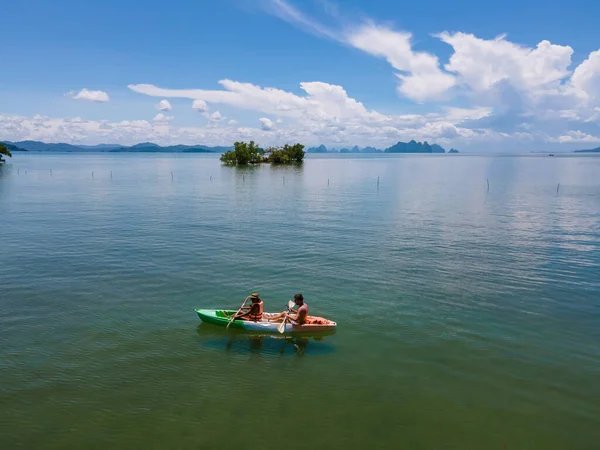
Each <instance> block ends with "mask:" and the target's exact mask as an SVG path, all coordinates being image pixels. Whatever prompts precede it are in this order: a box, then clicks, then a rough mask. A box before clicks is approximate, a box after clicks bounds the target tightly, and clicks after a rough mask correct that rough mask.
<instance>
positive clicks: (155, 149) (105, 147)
mask: <svg viewBox="0 0 600 450" xmlns="http://www.w3.org/2000/svg"><path fill="white" fill-rule="evenodd" d="M9 145H11V146H14V147H16V148H20V149H23V150H29V151H32V152H145V153H149V152H152V153H159V152H160V153H224V152H226V151H227V150H230V149H232V148H233V146H232V147H209V146H206V145H171V146H166V147H162V146H160V145H158V144H154V143H152V142H142V143H140V144H135V145H132V146H129V147H128V146H123V145H119V144H98V145H71V144H47V143H45V142H38V141H21V142H10V141H8V142H6V146H7V147H8V146H9ZM9 150H11V151H13V150H12V149H11V148H10V147H9ZM14 151H18V150H14Z"/></svg>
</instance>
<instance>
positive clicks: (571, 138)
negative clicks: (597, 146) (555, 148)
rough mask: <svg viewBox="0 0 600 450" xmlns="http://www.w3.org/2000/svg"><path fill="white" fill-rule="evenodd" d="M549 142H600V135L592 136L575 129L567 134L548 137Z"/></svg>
mask: <svg viewBox="0 0 600 450" xmlns="http://www.w3.org/2000/svg"><path fill="white" fill-rule="evenodd" d="M550 142H558V143H560V144H565V143H574V142H581V143H598V142H600V137H597V136H592V135H590V134H587V133H584V132H582V131H579V130H576V131H569V132H568V133H567V134H564V135H562V136H558V137H557V138H550Z"/></svg>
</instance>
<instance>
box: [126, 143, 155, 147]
mask: <svg viewBox="0 0 600 450" xmlns="http://www.w3.org/2000/svg"><path fill="white" fill-rule="evenodd" d="M148 147H157V148H160V145H158V144H153V143H152V142H142V143H140V144H135V145H132V146H131V147H129V148H148Z"/></svg>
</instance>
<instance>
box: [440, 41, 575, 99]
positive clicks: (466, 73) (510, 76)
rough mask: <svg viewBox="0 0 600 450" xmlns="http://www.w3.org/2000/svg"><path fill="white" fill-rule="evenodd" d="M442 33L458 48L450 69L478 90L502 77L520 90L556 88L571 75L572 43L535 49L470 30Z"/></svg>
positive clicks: (469, 86) (449, 64) (463, 82)
mask: <svg viewBox="0 0 600 450" xmlns="http://www.w3.org/2000/svg"><path fill="white" fill-rule="evenodd" d="M438 36H439V38H440V39H441V40H442V41H443V42H445V43H447V44H449V45H451V46H452V48H453V49H454V53H453V54H452V56H451V57H450V62H449V63H448V64H446V66H445V68H446V70H448V71H449V72H454V73H456V74H457V75H458V76H459V81H460V83H462V84H464V85H466V86H467V87H468V88H469V89H471V90H473V91H475V92H481V91H486V90H489V89H491V88H493V87H494V85H496V84H497V83H498V82H500V81H502V80H509V82H510V84H511V85H513V86H515V87H516V88H518V89H520V90H530V89H532V90H539V89H548V88H552V87H554V88H556V87H558V86H559V85H560V83H561V80H562V79H564V78H565V77H566V76H568V75H569V70H568V67H569V65H570V64H571V55H572V54H573V49H572V48H571V47H569V46H561V45H553V44H551V43H550V42H549V41H542V42H540V43H539V44H538V45H537V47H536V48H534V49H532V48H528V47H523V46H520V45H517V44H514V43H512V42H509V41H507V40H506V39H505V37H504V36H500V37H497V38H496V39H490V40H486V39H481V38H478V37H476V36H474V35H473V34H467V33H454V34H450V33H447V32H443V33H440V34H439V35H438Z"/></svg>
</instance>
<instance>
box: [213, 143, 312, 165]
mask: <svg viewBox="0 0 600 450" xmlns="http://www.w3.org/2000/svg"><path fill="white" fill-rule="evenodd" d="M303 160H304V145H302V144H294V145H288V144H285V145H284V146H283V147H269V148H268V149H266V150H264V149H262V148H260V147H259V146H258V145H257V144H255V143H254V141H250V142H249V143H246V142H235V143H234V144H233V150H229V151H227V152H225V153H223V154H222V155H221V161H222V162H223V163H225V164H227V165H248V164H261V163H271V164H294V163H301V162H302V161H303Z"/></svg>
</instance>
